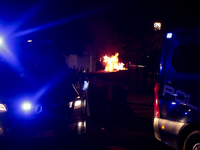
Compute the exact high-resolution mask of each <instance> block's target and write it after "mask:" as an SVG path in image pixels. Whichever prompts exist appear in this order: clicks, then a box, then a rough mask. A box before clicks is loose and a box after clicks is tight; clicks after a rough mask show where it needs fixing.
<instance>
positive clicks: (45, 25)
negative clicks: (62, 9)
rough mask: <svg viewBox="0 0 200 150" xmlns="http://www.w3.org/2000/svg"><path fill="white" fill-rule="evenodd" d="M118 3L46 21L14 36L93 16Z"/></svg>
mask: <svg viewBox="0 0 200 150" xmlns="http://www.w3.org/2000/svg"><path fill="white" fill-rule="evenodd" d="M118 5H119V4H114V5H108V6H104V7H101V8H97V9H93V10H90V11H87V12H82V13H80V14H76V15H73V16H70V17H67V18H64V19H61V20H57V21H53V22H50V23H46V24H43V25H40V26H37V27H33V28H31V29H26V30H23V31H19V32H18V33H15V34H13V36H14V37H18V36H24V35H27V34H30V33H33V32H36V31H40V30H44V29H47V28H51V27H54V26H57V25H60V24H64V23H67V22H71V21H74V20H78V19H81V18H83V17H88V16H91V15H94V14H97V13H100V12H103V11H106V10H108V9H112V8H114V7H116V6H118Z"/></svg>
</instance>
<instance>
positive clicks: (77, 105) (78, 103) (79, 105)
mask: <svg viewBox="0 0 200 150" xmlns="http://www.w3.org/2000/svg"><path fill="white" fill-rule="evenodd" d="M80 107H81V100H78V101H75V104H74V109H78V108H80Z"/></svg>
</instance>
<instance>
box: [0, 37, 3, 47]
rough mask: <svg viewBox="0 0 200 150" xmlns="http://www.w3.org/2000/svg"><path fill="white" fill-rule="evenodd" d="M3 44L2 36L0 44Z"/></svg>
mask: <svg viewBox="0 0 200 150" xmlns="http://www.w3.org/2000/svg"><path fill="white" fill-rule="evenodd" d="M2 45H3V39H2V38H1V37H0V46H2Z"/></svg>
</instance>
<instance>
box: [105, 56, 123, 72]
mask: <svg viewBox="0 0 200 150" xmlns="http://www.w3.org/2000/svg"><path fill="white" fill-rule="evenodd" d="M118 56H119V53H116V54H115V55H114V56H111V57H108V56H107V55H105V56H104V57H103V62H104V63H105V64H106V67H105V71H114V70H125V68H124V64H123V63H119V62H118V60H119V59H118Z"/></svg>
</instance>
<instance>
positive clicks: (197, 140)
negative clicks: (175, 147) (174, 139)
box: [183, 130, 200, 150]
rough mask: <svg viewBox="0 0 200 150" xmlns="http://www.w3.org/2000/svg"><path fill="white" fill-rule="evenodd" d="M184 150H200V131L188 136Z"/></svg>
mask: <svg viewBox="0 0 200 150" xmlns="http://www.w3.org/2000/svg"><path fill="white" fill-rule="evenodd" d="M183 150H200V130H196V131H194V132H192V133H191V134H189V135H188V136H187V138H186V139H185V141H184V145H183Z"/></svg>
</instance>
